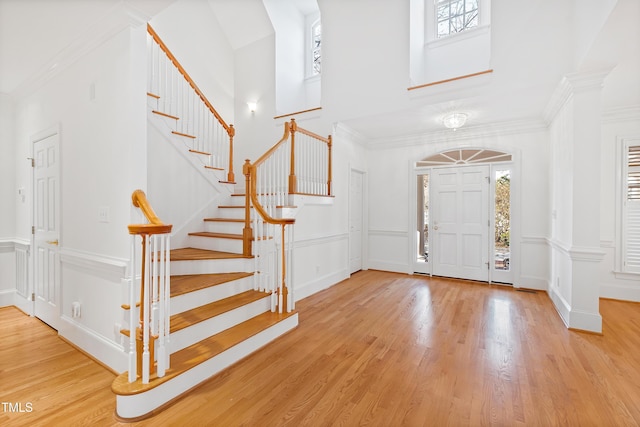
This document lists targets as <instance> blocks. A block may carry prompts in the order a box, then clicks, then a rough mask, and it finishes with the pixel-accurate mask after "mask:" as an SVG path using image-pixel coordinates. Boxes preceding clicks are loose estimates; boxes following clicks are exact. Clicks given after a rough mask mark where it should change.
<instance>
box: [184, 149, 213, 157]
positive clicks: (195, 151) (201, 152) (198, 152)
mask: <svg viewBox="0 0 640 427" xmlns="http://www.w3.org/2000/svg"><path fill="white" fill-rule="evenodd" d="M189 152H190V153H193V154H202V155H204V156H210V155H211V153H207V152H206V151H198V150H189Z"/></svg>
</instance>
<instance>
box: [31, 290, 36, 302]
mask: <svg viewBox="0 0 640 427" xmlns="http://www.w3.org/2000/svg"><path fill="white" fill-rule="evenodd" d="M35 300H36V293H35V292H31V301H35Z"/></svg>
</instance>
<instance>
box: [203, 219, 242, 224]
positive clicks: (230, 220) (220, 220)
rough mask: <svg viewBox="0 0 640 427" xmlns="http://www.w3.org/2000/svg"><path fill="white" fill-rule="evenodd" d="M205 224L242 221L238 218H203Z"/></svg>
mask: <svg viewBox="0 0 640 427" xmlns="http://www.w3.org/2000/svg"><path fill="white" fill-rule="evenodd" d="M204 220H205V221H207V222H240V223H244V219H240V218H205V219H204Z"/></svg>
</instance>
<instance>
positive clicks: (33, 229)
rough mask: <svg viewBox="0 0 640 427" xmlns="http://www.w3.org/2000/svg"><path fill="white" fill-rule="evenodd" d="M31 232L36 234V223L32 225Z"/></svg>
mask: <svg viewBox="0 0 640 427" xmlns="http://www.w3.org/2000/svg"><path fill="white" fill-rule="evenodd" d="M31 234H36V226H35V225H32V226H31Z"/></svg>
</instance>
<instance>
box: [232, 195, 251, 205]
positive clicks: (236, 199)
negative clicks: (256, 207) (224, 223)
mask: <svg viewBox="0 0 640 427" xmlns="http://www.w3.org/2000/svg"><path fill="white" fill-rule="evenodd" d="M246 203H247V199H246V197H244V196H231V197H229V206H244V205H245V204H246ZM249 204H251V202H249Z"/></svg>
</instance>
